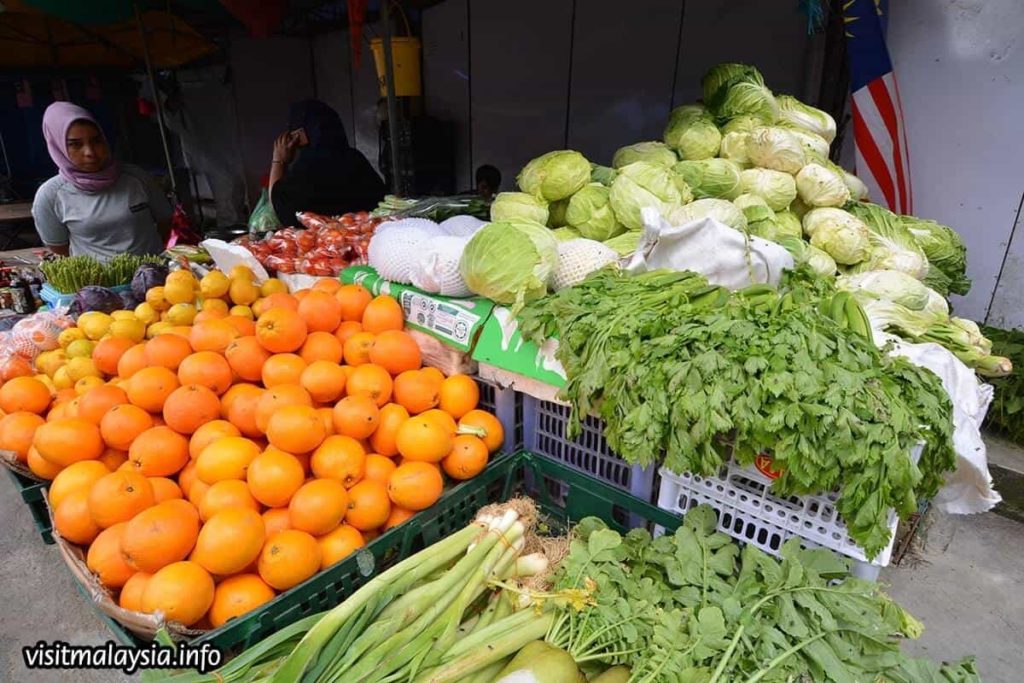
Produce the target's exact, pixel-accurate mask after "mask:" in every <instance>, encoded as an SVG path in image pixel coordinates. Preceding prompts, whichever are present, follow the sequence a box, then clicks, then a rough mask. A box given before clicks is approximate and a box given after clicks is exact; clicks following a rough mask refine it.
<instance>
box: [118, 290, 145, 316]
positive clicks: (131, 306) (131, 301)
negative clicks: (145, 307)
mask: <svg viewBox="0 0 1024 683" xmlns="http://www.w3.org/2000/svg"><path fill="white" fill-rule="evenodd" d="M118 296H120V297H121V308H124V309H125V310H128V311H132V310H135V307H136V306H138V305H139V304H141V303H142V302H143V301H145V299H140V298H139V297H137V296H135V292H133V291H131V290H130V289H128V290H125V291H123V292H118Z"/></svg>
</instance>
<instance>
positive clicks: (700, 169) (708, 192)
mask: <svg viewBox="0 0 1024 683" xmlns="http://www.w3.org/2000/svg"><path fill="white" fill-rule="evenodd" d="M672 170H673V171H674V172H675V173H677V174H679V175H680V176H682V178H683V180H685V181H686V184H687V185H689V186H690V189H691V190H693V196H694V197H696V198H698V199H703V198H705V197H713V198H717V199H732V198H733V197H735V196H737V195H738V194H739V193H740V170H741V169H740V165H739V164H737V163H736V162H734V161H729V160H728V159H699V160H696V159H695V160H693V161H680V162H679V163H678V164H676V165H675V166H673V167H672Z"/></svg>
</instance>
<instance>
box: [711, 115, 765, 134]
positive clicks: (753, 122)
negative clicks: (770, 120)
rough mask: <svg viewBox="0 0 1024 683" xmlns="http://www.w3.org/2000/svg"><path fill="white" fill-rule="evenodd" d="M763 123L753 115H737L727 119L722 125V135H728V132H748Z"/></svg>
mask: <svg viewBox="0 0 1024 683" xmlns="http://www.w3.org/2000/svg"><path fill="white" fill-rule="evenodd" d="M763 125H764V123H763V122H762V121H761V120H760V119H758V118H757V117H754V116H737V117H735V118H732V119H729V120H728V121H727V122H726V123H725V125H723V126H722V128H721V130H722V135H728V134H729V133H749V132H751V131H752V130H754V129H755V128H760V127H761V126H763Z"/></svg>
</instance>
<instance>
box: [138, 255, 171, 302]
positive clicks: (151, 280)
mask: <svg viewBox="0 0 1024 683" xmlns="http://www.w3.org/2000/svg"><path fill="white" fill-rule="evenodd" d="M167 273H168V270H167V266H163V265H157V264H155V263H143V264H142V265H141V266H139V269H138V270H136V271H135V275H133V276H132V294H134V295H135V297H136V298H137V299H140V300H143V301H144V300H145V299H146V292H148V291H149V290H150V289H152V288H153V287H160V286H162V285H163V284H164V280H166V279H167Z"/></svg>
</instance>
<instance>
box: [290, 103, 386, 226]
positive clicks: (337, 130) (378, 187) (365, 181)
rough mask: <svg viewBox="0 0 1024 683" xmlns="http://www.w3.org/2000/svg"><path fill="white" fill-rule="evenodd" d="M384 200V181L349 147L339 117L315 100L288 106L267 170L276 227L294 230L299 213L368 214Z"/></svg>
mask: <svg viewBox="0 0 1024 683" xmlns="http://www.w3.org/2000/svg"><path fill="white" fill-rule="evenodd" d="M383 198H384V181H382V180H381V179H380V176H379V175H377V172H376V171H374V170H373V166H371V165H370V162H369V161H367V160H366V157H364V156H363V155H362V153H360V152H359V150H357V149H355V148H353V147H351V146H349V144H348V136H347V135H346V134H345V126H344V125H342V123H341V118H340V117H339V116H338V112H336V111H334V110H333V109H331V108H330V107H329V106H327V105H326V104H324V103H323V102H321V101H320V100H303V101H301V102H296V103H294V104H292V106H291V108H290V110H289V112H288V130H287V131H285V132H284V133H281V135H279V136H278V138H277V140H275V141H274V157H273V160H272V161H271V165H270V200H271V203H273V205H274V212H275V213H277V217H278V218H279V219H280V220H281V223H283V224H284V225H295V214H296V212H298V211H313V212H315V213H320V214H325V215H329V216H337V215H340V214H343V213H348V212H350V211H370V210H372V209H374V208H376V206H377V204H378V203H379V202H380V200H381V199H383Z"/></svg>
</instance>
